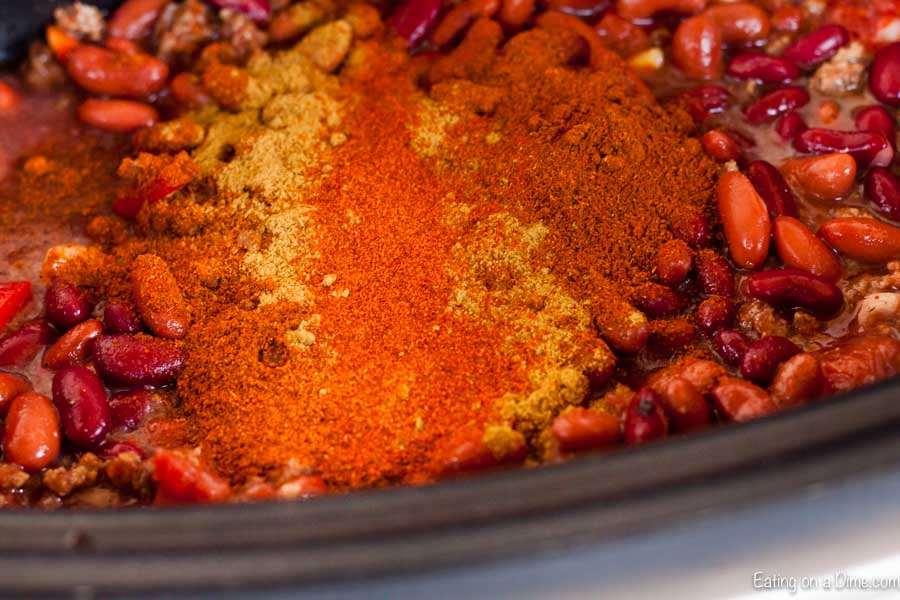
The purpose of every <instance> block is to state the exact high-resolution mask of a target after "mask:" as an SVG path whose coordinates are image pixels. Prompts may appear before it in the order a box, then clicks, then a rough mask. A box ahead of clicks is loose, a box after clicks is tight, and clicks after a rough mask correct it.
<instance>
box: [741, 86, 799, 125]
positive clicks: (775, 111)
mask: <svg viewBox="0 0 900 600" xmlns="http://www.w3.org/2000/svg"><path fill="white" fill-rule="evenodd" d="M808 102H809V92H807V91H806V88H802V87H783V88H780V89H777V90H774V91H771V92H769V93H768V94H764V95H763V96H761V97H760V98H759V99H758V100H756V101H755V102H753V103H752V104H750V105H749V106H748V107H747V108H745V109H744V116H745V117H746V118H747V120H748V121H750V122H751V123H753V124H754V125H761V124H762V123H769V122H771V121H774V120H775V119H776V118H778V115H781V114H784V113H786V112H788V111H792V110H797V109H798V108H800V107H801V106H805V105H806V104H807V103H808Z"/></svg>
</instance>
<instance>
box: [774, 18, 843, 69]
mask: <svg viewBox="0 0 900 600" xmlns="http://www.w3.org/2000/svg"><path fill="white" fill-rule="evenodd" d="M849 41H850V34H849V33H848V32H847V30H846V29H844V28H843V27H842V26H840V25H835V24H833V23H832V24H828V25H823V26H822V27H819V28H818V29H816V30H815V31H811V32H810V33H807V34H806V35H801V36H800V37H798V38H797V39H796V40H794V43H792V44H791V45H790V46H788V47H787V49H786V50H785V51H784V53H783V54H782V56H784V57H785V58H787V59H789V60H792V61H793V62H795V63H796V64H797V65H799V66H800V67H801V68H803V69H809V68H811V67H814V66H815V65H817V64H819V63H820V62H823V61H826V60H828V59H829V58H831V57H832V56H834V55H835V54H837V51H838V50H840V49H841V48H842V47H843V46H844V45H846V44H847V42H849Z"/></svg>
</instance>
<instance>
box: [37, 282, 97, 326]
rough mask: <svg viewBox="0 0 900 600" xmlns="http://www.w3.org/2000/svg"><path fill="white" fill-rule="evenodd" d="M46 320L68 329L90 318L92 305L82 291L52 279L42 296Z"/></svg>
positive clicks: (85, 293)
mask: <svg viewBox="0 0 900 600" xmlns="http://www.w3.org/2000/svg"><path fill="white" fill-rule="evenodd" d="M44 310H45V312H46V316H47V320H48V321H50V322H51V323H53V324H54V325H56V326H57V327H59V328H60V329H68V328H70V327H73V326H75V325H78V324H79V323H81V322H82V321H84V320H86V319H88V318H90V316H91V311H92V310H94V305H93V303H92V302H91V300H90V298H89V297H88V295H87V292H85V291H84V290H83V289H81V288H79V287H77V286H74V285H72V284H71V283H69V282H67V281H64V280H62V279H54V280H53V282H52V283H51V284H50V285H49V286H48V287H47V293H46V294H45V296H44Z"/></svg>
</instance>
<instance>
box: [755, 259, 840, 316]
mask: <svg viewBox="0 0 900 600" xmlns="http://www.w3.org/2000/svg"><path fill="white" fill-rule="evenodd" d="M747 291H748V292H749V293H750V295H751V296H753V297H754V298H756V299H758V300H762V301H763V302H765V303H766V304H770V305H772V306H775V307H777V308H785V309H803V310H805V311H806V312H808V313H810V314H812V315H814V316H816V317H818V318H820V319H827V318H829V317H833V316H834V315H835V314H836V313H837V312H838V311H839V310H840V309H841V307H842V306H843V305H844V294H843V293H842V292H841V290H840V288H838V287H837V286H836V285H834V284H833V283H831V282H830V281H828V280H827V279H823V278H822V277H819V276H817V275H813V274H812V273H807V272H806V271H801V270H799V269H775V270H772V271H763V272H762V273H754V274H753V275H751V276H750V280H749V282H748V285H747Z"/></svg>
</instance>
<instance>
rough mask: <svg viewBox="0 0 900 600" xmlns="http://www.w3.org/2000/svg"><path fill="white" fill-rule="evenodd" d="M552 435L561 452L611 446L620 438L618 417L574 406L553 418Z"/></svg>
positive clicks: (620, 427) (620, 426)
mask: <svg viewBox="0 0 900 600" xmlns="http://www.w3.org/2000/svg"><path fill="white" fill-rule="evenodd" d="M550 431H551V432H552V433H553V437H554V438H556V441H557V443H558V444H559V449H560V450H562V451H563V452H581V451H583V450H593V449H595V448H606V447H608V446H613V445H615V444H617V443H618V442H619V440H620V439H621V438H622V425H621V423H620V422H619V419H618V418H616V417H614V416H612V415H611V414H609V413H604V412H600V411H597V410H591V409H589V408H581V407H574V408H570V409H569V410H567V411H565V412H564V413H562V414H561V415H559V416H558V417H556V418H555V419H554V420H553V425H552V426H551V427H550Z"/></svg>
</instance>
